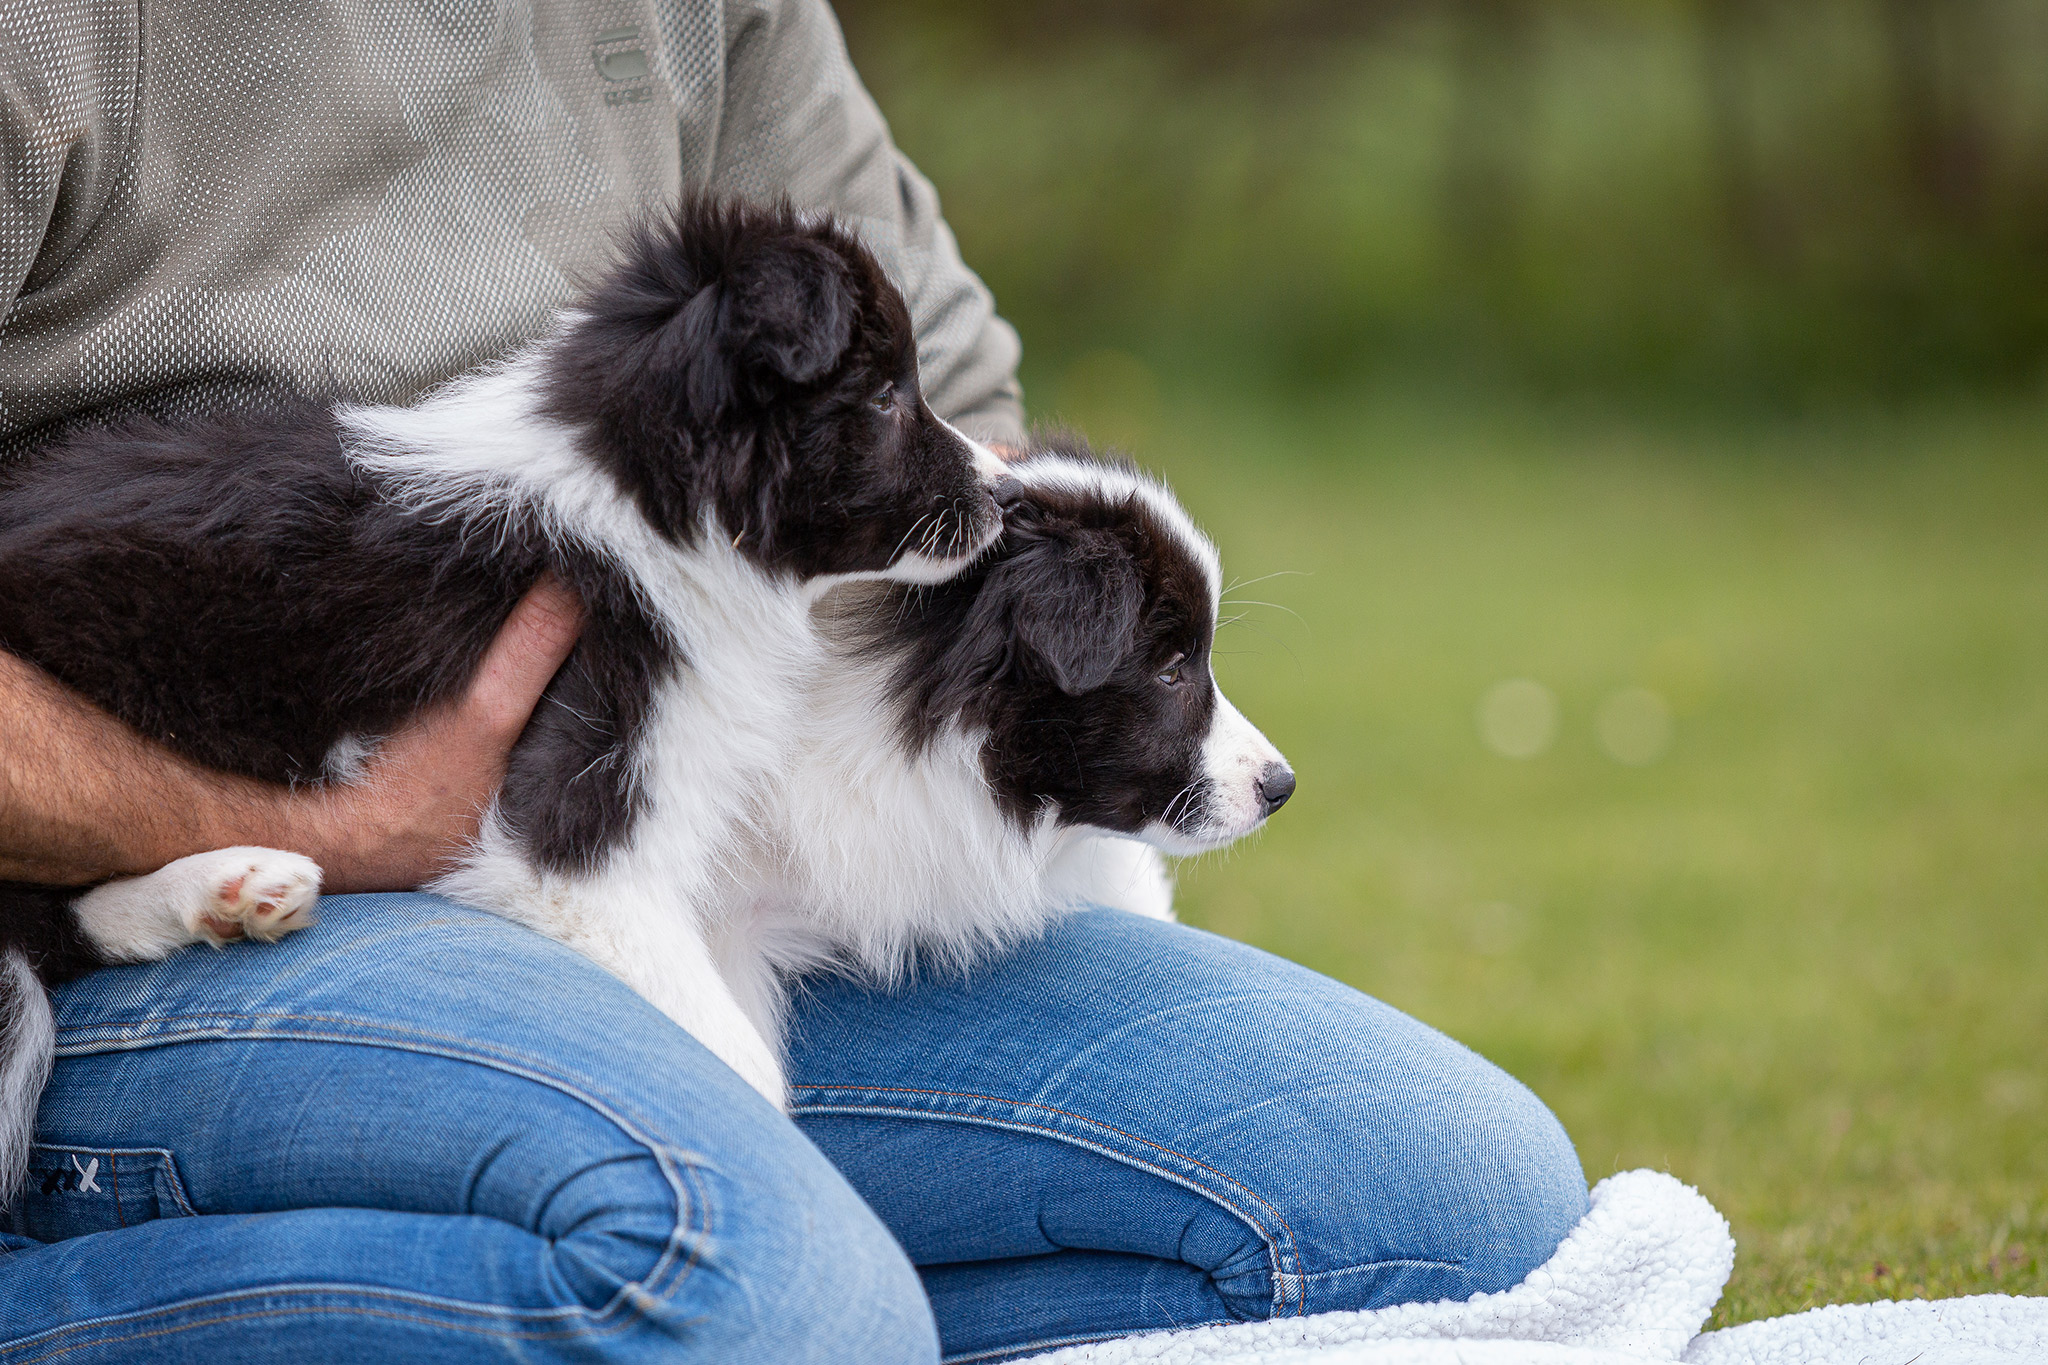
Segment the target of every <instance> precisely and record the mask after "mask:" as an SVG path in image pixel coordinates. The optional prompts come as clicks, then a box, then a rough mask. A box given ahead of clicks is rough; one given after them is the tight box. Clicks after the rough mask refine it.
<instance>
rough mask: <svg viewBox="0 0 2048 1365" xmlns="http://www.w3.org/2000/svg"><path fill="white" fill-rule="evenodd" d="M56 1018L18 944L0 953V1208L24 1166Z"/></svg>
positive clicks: (53, 1045)
mask: <svg viewBox="0 0 2048 1365" xmlns="http://www.w3.org/2000/svg"><path fill="white" fill-rule="evenodd" d="M56 1048H57V1022H56V1020H55V1018H53V1017H52V1016H51V1014H50V993H49V992H48V991H46V990H44V989H43V983H42V982H41V981H39V980H37V979H36V972H35V968H33V967H31V966H29V962H28V955H27V954H26V953H24V952H22V951H21V949H19V948H9V949H8V950H7V951H6V952H5V953H4V954H0V1208H4V1207H6V1205H7V1204H8V1203H10V1202H11V1201H12V1200H13V1198H14V1192H15V1190H16V1189H17V1188H18V1187H19V1186H20V1184H21V1177H22V1176H23V1175H24V1174H25V1173H26V1172H27V1170H28V1149H29V1144H30V1143H31V1142H33V1141H34V1140H35V1132H36V1104H37V1103H38V1102H39V1101H40V1100H41V1099H42V1097H43V1084H44V1082H46V1081H48V1080H49V1079H50V1063H51V1062H52V1061H53V1060H54V1059H55V1057H56Z"/></svg>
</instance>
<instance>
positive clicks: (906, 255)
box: [0, 0, 1022, 458]
mask: <svg viewBox="0 0 2048 1365" xmlns="http://www.w3.org/2000/svg"><path fill="white" fill-rule="evenodd" d="M686 188H708V189H711V190H714V191H717V192H720V193H726V194H734V195H741V196H746V197H751V198H757V199H766V198H770V197H773V196H776V195H787V196H789V198H790V199H792V200H793V201H794V202H796V203H797V204H798V205H799V206H806V207H810V206H815V207H821V208H830V209H832V210H833V211H834V212H836V213H838V214H840V215H841V216H842V217H844V218H846V219H847V220H849V221H851V222H852V223H853V224H854V225H855V226H856V227H857V228H858V229H859V231H860V232H861V233H862V235H863V236H864V238H865V239H866V240H867V242H868V243H869V245H870V246H871V247H872V248H873V249H874V250H875V252H876V253H877V255H878V256H879V257H880V259H881V261H882V263H883V265H884V266H885V268H887V269H888V271H889V273H890V275H891V276H892V277H893V278H894V279H895V280H896V282H897V283H898V284H899V285H900V286H901V288H902V289H903V292H904V294H905V295H906V297H907V298H908V299H909V301H910V306H911V312H912V314H913V316H914V317H915V319H916V323H917V330H918V337H919V347H920V358H921V361H922V366H923V373H924V383H925V388H926V392H927V394H928V395H929V397H930V399H931V402H932V405H933V407H934V408H935V409H937V410H938V411H939V412H940V413H942V414H944V415H947V416H950V417H952V418H954V419H955V420H956V421H959V422H961V423H962V424H963V425H965V426H968V427H970V428H971V429H974V430H975V431H976V432H977V434H981V435H985V436H988V437H991V438H996V439H1006V438H1007V439H1014V438H1015V437H1016V436H1017V435H1018V432H1019V428H1020V425H1021V420H1022V418H1021V408H1020V405H1019V396H1018V390H1017V384H1016V379H1015V368H1016V361H1017V353H1018V347H1017V339H1016V336H1015V334H1014V333H1013V332H1012V331H1011V330H1010V328H1009V327H1008V326H1007V325H1006V324H1005V323H1004V322H1003V321H1002V320H1001V319H1000V318H998V317H997V316H996V315H995V310H994V305H993V302H992V300H991V299H990V298H989V295H988V292H987V290H985V289H984V288H983V287H982V285H981V283H980V281H979V280H977V279H976V278H975V277H974V275H973V274H972V273H971V272H969V271H968V270H967V268H966V267H965V266H964V265H963V264H962V263H961V261H960V257H959V252H958V249H957V248H956V246H955V245H954V242H953V238H952V234H951V233H950V232H949V231H948V230H947V228H946V225H945V223H944V221H943V220H942V219H941V218H940V216H939V206H938V199H937V196H936V195H935V194H934V192H933V190H932V187H931V185H930V184H929V183H928V182H927V181H926V180H925V179H924V178H923V177H922V176H920V175H919V174H918V173H917V171H916V170H915V169H914V168H912V167H911V165H910V164H909V163H908V162H907V161H906V160H905V159H904V158H903V156H902V155H901V154H900V153H899V152H897V151H896V149H895V147H894V146H893V145H892V144H891V143H890V141H889V135H888V129H887V127H886V126H885V125H884V123H883V121H882V116H881V113H880V111H879V110H877V109H876V107H875V105H874V102H873V101H872V100H871V99H870V98H869V97H868V95H867V92H866V91H865V90H863V89H862V88H861V85H860V82H859V79H858V78H857V77H856V76H855V75H854V72H853V69H852V66H851V65H850V63H849V62H848V60H847V56H846V50H845V44H844V41H843V39H842V38H841V36H840V32H839V28H838V24H837V22H836V21H835V20H834V18H833V16H832V13H831V11H830V10H829V9H828V8H827V7H826V6H825V4H824V3H823V0H724V3H721V2H720V0H242V2H240V3H234V2H231V0H146V3H143V4H141V5H137V4H136V3H135V0H119V2H117V0H5V3H4V4H0V458H6V457H8V456H12V455H19V454H21V453H23V452H25V451H27V450H30V449H33V447H34V446H35V445H36V444H38V443H39V442H40V441H42V440H44V439H46V438H47V437H48V436H50V435H52V434H54V433H55V432H56V431H58V430H61V429H62V428H63V426H64V425H65V424H66V423H68V422H71V421H75V420H78V419H80V418H82V417H85V416H87V415H89V414H99V413H104V412H110V411H123V410H132V409H137V408H141V409H146V410H149V411H154V412H158V413H161V414H165V415H177V414H179V413H189V412H196V411H199V410H202V409H217V408H220V407H223V406H230V405H238V406H239V405H249V404H252V403H259V402H262V401H264V400H265V399H274V398H275V397H277V396H279V395H283V394H294V393H296V394H308V395H316V396H342V397H349V398H356V399H362V400H368V401H375V402H406V401H408V400H410V399H411V398H413V397H414V396H416V395H417V394H419V393H420V392H421V391H422V390H423V389H425V388H427V387H429V386H430V385H432V384H434V383H436V382H438V381H440V380H443V379H446V378H447V377H449V376H450V375H453V374H456V373H458V372H459V371H461V370H464V369H466V368H468V367H470V366H472V365H475V364H476V363H478V362H479V361H482V360H485V359H488V358H490V357H493V356H496V355H500V354H502V353H503V352H505V351H506V350H507V349H509V348H510V347H512V346H513V345H515V344H517V343H518V342H520V341H523V340H525V339H527V338H529V337H531V336H533V335H535V334H536V333H537V332H538V331H539V330H540V329H541V327H542V325H543V324H544V322H545V320H546V318H547V317H548V315H549V313H550V311H551V310H553V309H554V308H556V307H558V306H559V305H561V304H562V303H563V302H565V301H566V300H568V299H570V298H571V297H572V296H573V294H574V292H575V290H576V288H577V285H578V283H579V281H583V280H587V279H589V278H591V277H592V276H593V275H594V274H595V273H596V272H597V271H599V270H601V269H602V268H603V266H604V264H605V262H606V260H607V259H608V253H609V249H610V245H611V241H612V238H613V234H614V232H615V230H616V229H617V228H618V227H619V226H620V225H621V224H624V223H626V222H628V221H629V220H631V218H632V217H633V216H634V215H635V214H636V213H641V212H646V211H650V210H653V209H657V208H658V207H659V206H660V205H662V204H664V203H667V202H672V201H673V200H674V199H675V197H676V196H677V195H678V193H680V192H681V191H682V190H684V189H686Z"/></svg>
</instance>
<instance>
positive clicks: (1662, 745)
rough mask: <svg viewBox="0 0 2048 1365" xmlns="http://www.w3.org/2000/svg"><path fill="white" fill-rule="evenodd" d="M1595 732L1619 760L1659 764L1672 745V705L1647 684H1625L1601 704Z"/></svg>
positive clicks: (1638, 765) (1610, 754)
mask: <svg viewBox="0 0 2048 1365" xmlns="http://www.w3.org/2000/svg"><path fill="white" fill-rule="evenodd" d="M1593 733H1594V734H1595V735H1596V736H1598V738H1599V740H1600V747H1601V748H1602V749H1603V750H1605V751H1606V754H1607V756H1608V757H1609V758H1611V759H1613V760H1614V761H1615V762H1616V763H1626V764H1629V765H1630V766H1632V767H1640V766H1641V765H1643V764H1645V763H1655V762H1656V761H1657V760H1658V759H1660V758H1662V757H1663V756H1664V751H1665V750H1666V749H1669V748H1670V747H1671V707H1670V704H1669V703H1667V702H1666V701H1665V700H1664V698H1663V697H1662V696H1660V695H1659V694H1657V693H1655V692H1652V691H1651V690H1650V689H1649V688H1647V687H1625V688H1623V689H1622V690H1621V691H1619V692H1616V693H1615V694H1614V695H1613V696H1611V697H1609V698H1608V699H1607V700H1606V701H1603V702H1601V703H1600V712H1599V714H1598V715H1596V716H1594V718H1593Z"/></svg>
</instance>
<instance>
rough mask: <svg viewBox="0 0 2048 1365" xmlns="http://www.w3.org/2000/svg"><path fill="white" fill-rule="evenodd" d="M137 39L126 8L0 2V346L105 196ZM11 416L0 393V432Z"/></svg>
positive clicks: (75, 1) (96, 0) (107, 1)
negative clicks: (28, 297)
mask: <svg viewBox="0 0 2048 1365" xmlns="http://www.w3.org/2000/svg"><path fill="white" fill-rule="evenodd" d="M139 41H140V40H139V38H138V36H137V28H136V19H135V14H134V6H133V5H132V4H129V5H123V4H119V3H115V0H41V3H37V4H32V5H19V4H5V3H0V347H4V346H5V345H6V344H7V319H8V317H9V315H10V314H12V313H13V311H14V306H15V303H16V301H17V300H19V299H20V298H21V297H22V296H23V295H24V294H27V293H29V292H31V291H33V290H34V289H35V288H36V287H37V285H38V284H39V283H40V282H41V281H42V280H43V279H45V278H47V277H48V275H49V274H50V272H51V271H53V270H54V269H55V268H56V267H57V266H58V265H60V264H62V263H63V261H64V260H65V259H67V258H68V257H69V256H70V255H71V254H72V253H73V252H75V251H77V250H78V249H79V248H80V245H81V243H82V241H83V239H84V238H85V236H86V234H87V233H88V232H89V231H90V230H91V228H92V225H93V223H94V222H95V221H96V220H97V218H98V216H99V213H100V211H101V209H102V208H103V207H104V206H105V203H106V200H107V197H108V195H109V194H111V193H112V190H113V186H114V183H115V181H116V180H117V178H118V175H119V170H120V163H119V151H120V142H121V139H122V137H123V136H124V134H125V131H126V128H127V125H128V121H129V120H128V114H129V108H130V105H131V104H132V102H133V99H134V86H135V81H136V74H135V73H136V68H137V58H138V44H139ZM18 416H19V414H15V413H10V412H9V411H8V401H7V392H6V386H5V385H0V432H5V431H7V430H8V429H9V428H10V426H11V425H12V422H13V421H14V420H18Z"/></svg>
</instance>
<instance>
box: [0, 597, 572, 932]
mask: <svg viewBox="0 0 2048 1365" xmlns="http://www.w3.org/2000/svg"><path fill="white" fill-rule="evenodd" d="M582 628H583V606H582V603H581V602H579V601H578V600H577V598H576V595H575V594H574V593H572V592H570V591H569V590H568V589H567V588H565V587H563V586H562V585H561V584H560V583H558V582H556V581H555V580H554V579H553V578H552V577H547V578H543V579H542V580H541V582H540V583H538V584H536V585H535V586H534V587H533V589H532V590H531V591H529V592H528V593H527V594H526V596H525V597H524V598H523V599H521V600H520V603H519V605H518V606H516V607H514V608H513V611H512V615H511V617H510V618H509V619H508V620H507V621H506V622H505V624H504V626H503V627H502V628H501V629H500V630H499V632H498V635H497V638H496V639H495V640H493V641H492V643H491V646H490V648H489V649H488V650H486V651H485V652H484V657H483V660H482V661H481V662H480V663H479V664H478V666H477V671H476V675H475V677H473V678H472V679H471V680H470V684H469V687H468V688H467V690H466V691H465V692H464V693H463V694H462V695H461V696H459V697H457V698H455V699H453V700H451V701H449V702H446V703H444V704H443V705H440V706H438V707H436V708H434V709H433V710H432V711H428V712H424V713H422V714H420V715H417V716H415V717H413V718H412V719H411V720H409V721H407V722H406V724H405V725H403V726H401V727H400V728H399V729H398V730H397V731H396V732H394V733H393V734H391V735H390V736H388V737H387V738H386V739H385V741H384V743H383V744H381V745H380V746H379V747H378V749H377V752H376V754H375V755H374V756H373V757H372V759H371V761H370V763H369V766H368V767H367V769H366V770H365V771H364V773H363V774H362V776H361V777H359V778H357V779H356V780H355V781H353V782H350V783H347V784H326V783H322V784H318V785H313V786H307V787H300V788H289V787H281V786H273V785H271V784H268V783H263V782H253V781H250V780H248V779H246V778H240V777H233V776H230V775H228V774H225V773H219V772H214V771H212V770H211V769H207V768H202V767H200V766H198V765H197V764H194V763H190V762H187V761H186V760H185V759H183V758H180V757H179V756H178V755H176V754H174V753H172V752H171V751H170V750H168V749H166V748H164V747H163V746H161V745H159V744H154V743H152V742H150V741H149V740H147V739H144V738H143V737H142V736H141V735H138V734H136V733H135V732H134V731H133V730H130V729H129V728H128V727H127V726H125V725H123V724H121V722H119V721H118V720H115V719H114V718H113V717H112V716H109V715H107V714H105V713H104V712H101V711H99V710H96V709H94V707H93V706H92V705H91V704H90V703H88V702H86V701H85V700H84V699H83V698H81V697H78V696H76V695H74V694H73V693H72V692H70V691H69V690H67V689H65V688H64V687H61V686H59V685H58V684H57V683H56V682H55V681H53V680H52V679H51V678H49V677H48V676H47V675H45V674H43V673H42V672H40V671H39V670H37V669H36V668H34V667H32V666H31V665H29V664H27V663H24V662H23V661H21V660H20V659H17V658H15V657H13V656H12V655H9V654H6V653H4V652H0V881H28V882H41V883H44V884H46V885H59V886H78V885H83V884H85V883H87V882H95V881H101V880H104V879H106V878H108V877H119V876H126V875H132V874H137V873H144V872H154V871H156V869H158V868H159V867H162V866H163V865H164V864H165V863H168V862H171V861H172V860H174V859H177V858H183V857H186V856H187V855H189V854H193V853H204V852H206V851H207V850H209V849H216V848H232V847H236V846H238V845H254V846H256V847H260V848H278V849H284V850H286V851H287V852H291V853H299V854H303V855H305V856H306V857H308V858H311V859H312V860H313V861H314V862H316V863H318V864H320V866H321V869H322V873H323V876H322V886H323V887H324V888H325V889H326V890H328V891H403V890H408V889H410V888H412V887H416V886H420V885H422V884H424V883H425V882H427V881H428V880H430V879H431V878H432V877H434V876H435V875H436V874H437V873H439V872H441V871H443V870H445V869H446V867H447V866H448V865H449V863H450V862H451V860H453V859H454V858H456V857H457V856H459V855H460V853H461V850H462V849H463V848H464V847H466V846H467V845H468V844H469V842H470V840H471V839H472V838H474V837H475V835H476V831H477V826H478V823H479V821H480V819H481V818H482V815H483V812H484V810H485V809H486V808H487V807H488V806H489V805H490V802H491V797H492V794H493V793H495V792H496V791H497V789H498V784H499V783H500V782H502V781H503V780H504V777H505V761H506V756H507V755H508V754H509V753H510V752H511V750H512V746H513V744H514V743H515V742H517V740H518V738H519V734H520V731H521V730H523V729H524V728H525V726H526V721H527V717H529V716H531V715H532V714H533V708H534V706H535V704H536V703H537V702H538V701H539V700H540V696H541V693H542V691H543V690H544V689H546V687H547V685H548V680H549V679H551V678H553V677H554V675H555V670H556V669H558V668H560V667H561V666H562V661H563V660H564V659H566V658H568V657H569V651H570V650H572V649H574V648H575V645H576V638H577V635H578V634H579V633H580V632H581V630H582Z"/></svg>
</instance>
